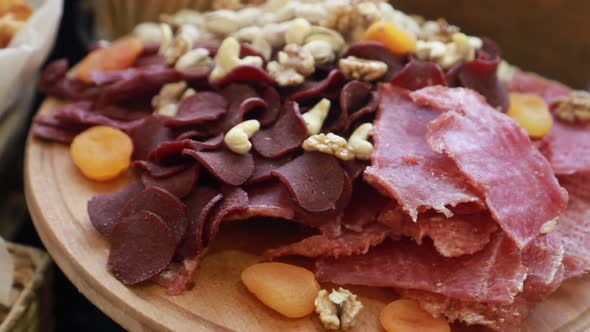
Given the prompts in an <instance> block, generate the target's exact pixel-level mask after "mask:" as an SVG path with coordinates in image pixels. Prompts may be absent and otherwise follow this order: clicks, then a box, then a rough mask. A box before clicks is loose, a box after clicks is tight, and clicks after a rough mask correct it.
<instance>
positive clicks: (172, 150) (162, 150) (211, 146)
mask: <svg viewBox="0 0 590 332" xmlns="http://www.w3.org/2000/svg"><path fill="white" fill-rule="evenodd" d="M222 146H223V134H219V135H217V136H214V137H211V138H209V139H207V140H205V141H202V142H201V141H195V140H192V139H180V138H179V139H178V140H176V141H173V142H164V143H162V144H160V145H158V147H156V148H155V149H154V150H152V152H151V153H150V154H149V156H148V159H150V160H152V161H154V162H157V163H161V164H167V163H174V162H177V161H179V160H182V159H183V156H182V151H183V150H184V149H190V150H196V151H202V150H217V149H219V148H221V147H222Z"/></svg>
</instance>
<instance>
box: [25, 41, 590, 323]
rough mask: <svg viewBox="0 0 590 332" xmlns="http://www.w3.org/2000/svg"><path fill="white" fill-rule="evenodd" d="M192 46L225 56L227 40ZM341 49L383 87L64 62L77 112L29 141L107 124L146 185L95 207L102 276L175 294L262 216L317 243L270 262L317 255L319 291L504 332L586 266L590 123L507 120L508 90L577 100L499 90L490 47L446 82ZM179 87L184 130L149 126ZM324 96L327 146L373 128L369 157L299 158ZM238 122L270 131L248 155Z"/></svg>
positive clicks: (41, 124)
mask: <svg viewBox="0 0 590 332" xmlns="http://www.w3.org/2000/svg"><path fill="white" fill-rule="evenodd" d="M195 47H205V48H208V49H209V50H210V52H211V53H212V55H214V54H215V52H216V47H217V45H215V44H211V43H209V44H206V45H195ZM156 49H157V48H156ZM253 52H255V51H253V50H251V49H249V48H248V47H247V46H243V47H242V53H243V54H242V56H246V55H251V54H254V53H253ZM348 54H349V55H355V56H359V57H362V58H369V59H371V58H373V59H379V60H380V61H382V62H385V63H387V64H388V68H389V72H388V73H387V75H386V79H384V80H383V81H382V82H376V83H371V84H369V83H366V82H360V81H355V80H349V79H347V78H345V77H344V76H343V75H342V73H341V72H340V71H339V70H338V69H337V66H336V64H333V65H328V66H325V68H319V69H318V70H317V72H316V73H315V74H314V75H313V76H312V77H310V78H308V80H306V82H305V83H304V84H302V85H301V86H299V87H295V88H283V87H279V86H277V85H276V84H275V83H274V82H273V80H272V78H270V77H269V75H268V74H267V73H266V72H265V71H264V70H262V69H261V68H259V67H254V66H247V65H246V66H240V67H237V68H235V69H234V70H233V71H232V72H230V73H229V74H227V75H226V76H225V77H224V78H222V79H221V80H218V81H210V80H209V71H181V70H176V69H174V68H170V67H169V66H167V65H166V64H165V62H164V60H163V58H162V57H161V56H159V55H158V54H157V53H155V49H154V48H153V47H152V48H150V47H146V49H145V50H144V53H143V54H142V55H141V56H140V58H139V59H138V60H137V61H136V63H135V64H134V66H133V67H132V68H129V69H126V70H122V71H117V72H109V73H95V75H94V76H93V80H94V81H95V82H94V83H93V84H88V83H83V82H81V81H78V80H76V79H75V78H71V77H69V76H68V75H66V72H67V70H68V65H67V63H65V62H64V61H60V62H56V63H53V64H51V65H49V66H48V67H47V69H46V70H45V73H44V75H43V77H42V79H41V84H42V87H43V89H44V90H45V91H46V92H47V93H49V94H50V95H53V96H57V97H61V98H66V99H68V100H70V101H71V103H70V104H68V105H66V106H65V107H64V108H62V109H60V110H58V111H57V112H56V113H54V114H52V115H38V116H37V117H36V119H35V125H34V128H33V132H34V133H35V134H36V135H37V137H40V138H44V139H49V140H54V141H60V142H65V143H67V142H70V141H71V140H72V139H73V137H74V136H75V135H76V134H77V133H79V132H81V131H83V130H84V129H86V128H89V127H91V126H93V125H108V126H112V127H116V128H119V129H121V130H123V131H125V132H127V133H128V134H129V135H130V137H131V138H132V140H133V143H134V149H135V150H134V157H133V158H134V163H133V166H134V167H133V170H134V172H135V173H136V174H137V177H136V180H135V181H133V182H132V183H130V184H129V185H128V186H127V187H125V188H123V189H121V190H120V191H118V192H115V193H110V194H101V195H97V196H95V197H94V198H93V199H92V200H90V202H89V203H88V214H89V217H90V220H91V222H92V223H93V224H94V226H95V227H96V229H97V231H99V232H100V233H101V234H103V235H104V236H105V237H106V239H108V240H109V241H110V243H111V251H110V254H109V265H108V268H109V269H110V270H111V271H112V273H113V274H114V275H115V276H116V277H117V278H119V280H121V281H122V282H123V283H125V284H127V285H135V284H138V283H143V282H146V281H155V282H157V283H159V284H161V285H163V286H165V287H167V288H168V289H169V291H170V293H171V294H178V293H180V292H182V291H183V290H185V289H187V288H189V287H190V285H191V282H192V276H193V273H194V271H195V269H196V267H197V265H198V264H197V263H198V261H199V259H200V258H201V257H202V256H203V255H205V254H206V252H207V248H208V247H209V245H210V244H211V243H212V241H214V239H215V237H216V234H217V232H218V230H219V225H220V223H222V222H223V221H225V220H243V219H248V218H255V217H270V218H281V219H286V220H289V221H292V222H295V223H298V224H301V225H303V226H304V227H306V228H309V229H311V230H313V232H312V233H311V235H310V236H308V237H305V238H303V239H302V240H301V241H298V242H295V243H286V244H285V245H284V246H281V247H278V248H269V250H268V251H266V252H265V253H264V254H263V258H265V259H277V258H279V257H283V256H289V255H298V256H305V257H310V258H312V259H314V260H315V269H316V270H315V272H316V274H317V276H318V278H319V279H320V281H324V282H332V283H336V284H340V285H367V286H376V287H389V288H394V289H395V290H396V291H397V292H399V294H400V295H401V296H403V297H406V298H412V299H416V300H417V301H419V303H420V304H421V306H422V307H423V308H425V309H426V310H427V311H429V312H431V313H433V314H435V315H444V316H446V317H448V318H449V320H451V321H455V320H457V321H463V322H466V323H467V324H480V325H485V326H487V327H490V328H492V329H496V330H502V331H509V330H515V329H517V328H518V327H519V326H520V324H521V323H522V321H523V320H524V318H525V317H526V315H527V314H528V312H529V311H530V310H531V309H532V308H533V306H534V305H535V304H537V303H539V302H540V301H542V300H543V299H544V298H546V297H547V296H548V295H549V294H551V293H552V292H553V291H555V290H556V289H557V288H558V287H559V286H560V285H561V283H562V282H563V281H564V280H567V279H569V278H573V277H576V276H579V275H581V274H583V273H585V272H586V271H587V270H588V269H590V248H589V246H590V241H589V239H590V233H589V232H590V209H589V208H590V205H589V204H590V195H589V194H588V189H590V177H588V176H587V175H586V174H587V173H586V172H588V171H590V157H589V156H590V153H589V152H590V151H589V150H590V145H589V144H590V143H588V142H590V128H589V127H588V125H572V124H566V123H562V122H559V121H557V120H556V121H555V125H554V127H553V131H552V132H551V134H550V135H548V136H547V137H545V138H544V139H543V141H540V142H532V141H531V140H530V139H529V137H528V135H527V133H526V132H525V131H524V130H523V129H522V128H521V127H520V126H519V125H518V124H517V123H516V122H515V121H513V120H512V119H511V118H509V117H508V116H506V115H505V114H504V113H503V111H505V110H506V109H507V107H508V103H509V100H508V94H507V92H508V91H518V92H527V93H532V94H537V95H539V96H541V97H543V98H545V100H546V101H547V102H548V103H549V104H551V103H552V102H553V100H554V99H555V98H557V97H560V96H567V95H568V94H570V93H571V90H570V89H569V88H567V87H565V86H563V85H561V84H558V83H556V82H552V81H548V80H545V79H543V78H541V77H538V76H536V75H533V74H528V73H525V72H518V71H517V73H516V74H515V76H514V78H513V80H512V82H510V84H509V85H508V87H506V86H504V85H503V84H502V83H500V82H499V80H498V78H497V76H496V69H497V66H498V64H499V62H500V57H499V56H498V54H497V52H495V51H491V50H488V51H487V52H486V51H485V50H482V51H479V52H478V55H477V57H476V59H475V60H472V61H469V62H462V63H459V64H457V65H456V66H454V67H453V68H451V69H450V70H448V71H447V72H443V71H442V69H441V68H440V67H438V66H437V65H436V64H434V63H428V62H423V61H418V60H416V59H412V58H411V57H410V58H406V59H399V58H397V57H396V56H395V55H393V54H392V53H391V52H389V50H387V49H386V48H385V47H384V46H383V45H381V44H379V43H375V42H361V43H356V44H352V45H351V46H350V47H349V51H348ZM177 81H185V82H187V83H188V85H189V86H191V87H192V88H194V89H195V90H196V93H195V94H194V95H192V96H190V97H188V98H186V99H185V100H183V101H182V102H181V103H180V104H179V111H178V113H177V114H176V116H175V117H167V116H162V115H155V114H152V109H151V106H150V102H151V99H152V98H153V97H154V96H155V95H156V94H157V93H158V91H159V90H160V88H161V87H162V86H163V85H164V84H167V83H174V82H177ZM322 98H327V99H329V100H330V101H331V105H332V107H331V109H330V113H329V115H328V118H327V120H326V122H325V123H324V126H323V131H324V132H326V133H327V132H332V133H336V134H339V135H341V136H344V137H348V135H350V133H351V132H352V131H353V130H354V129H356V127H358V125H359V124H361V123H365V122H372V123H373V125H374V130H373V133H372V140H373V144H374V151H373V154H372V156H371V160H370V161H358V160H357V161H342V160H339V159H337V158H336V157H334V156H331V155H328V154H323V153H319V152H306V151H303V149H302V148H301V144H302V143H303V141H304V140H305V139H306V138H307V136H308V134H307V130H306V125H305V121H304V120H303V118H302V116H301V114H302V113H305V112H306V111H307V110H309V109H310V108H311V107H312V106H313V105H315V104H316V103H317V102H318V101H319V100H321V99H322ZM245 119H257V120H259V122H260V123H261V127H262V128H261V130H260V131H259V132H258V133H256V134H255V135H254V136H253V137H252V139H251V142H252V146H253V147H252V150H251V151H250V152H249V153H247V154H236V153H233V152H232V151H230V150H229V149H228V148H226V147H225V144H224V142H223V134H224V133H226V132H227V131H228V130H229V129H230V128H232V127H233V126H234V125H236V124H238V123H240V122H242V121H243V120H245ZM568 196H569V197H568ZM244 236H247V234H245V235H244Z"/></svg>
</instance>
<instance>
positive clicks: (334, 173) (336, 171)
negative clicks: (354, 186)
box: [271, 152, 345, 212]
mask: <svg viewBox="0 0 590 332" xmlns="http://www.w3.org/2000/svg"><path fill="white" fill-rule="evenodd" d="M271 174H272V175H273V176H276V177H277V178H278V179H279V180H281V181H282V182H283V184H284V185H285V186H286V187H287V189H288V190H289V192H290V193H291V196H292V197H293V199H294V200H295V202H297V204H298V205H299V206H300V207H302V208H303V209H305V210H307V211H309V212H322V211H327V210H331V209H335V208H336V202H337V201H338V199H339V198H340V196H341V194H342V192H343V188H344V181H345V180H344V176H345V173H344V171H343V170H342V167H340V164H338V161H337V160H336V158H334V157H332V156H330V155H327V154H324V153H319V152H305V153H304V154H302V155H301V156H299V157H297V158H295V159H293V160H292V161H290V162H289V163H287V164H285V165H283V166H281V167H279V168H278V169H276V170H273V171H271Z"/></svg>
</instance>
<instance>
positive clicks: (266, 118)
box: [256, 86, 281, 127]
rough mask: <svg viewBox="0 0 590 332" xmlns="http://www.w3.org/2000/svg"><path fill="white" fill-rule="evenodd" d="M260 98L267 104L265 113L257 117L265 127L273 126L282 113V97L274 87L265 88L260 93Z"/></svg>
mask: <svg viewBox="0 0 590 332" xmlns="http://www.w3.org/2000/svg"><path fill="white" fill-rule="evenodd" d="M260 98H262V100H264V102H265V103H266V106H265V109H264V111H263V112H262V113H261V114H260V115H259V116H257V117H256V119H257V120H258V121H259V122H260V125H261V126H263V127H266V126H270V125H272V124H273V123H274V122H275V121H276V120H277V118H278V117H279V113H280V112H281V96H280V95H279V93H278V92H277V90H275V88H273V87H272V86H265V87H264V88H262V89H261V91H260Z"/></svg>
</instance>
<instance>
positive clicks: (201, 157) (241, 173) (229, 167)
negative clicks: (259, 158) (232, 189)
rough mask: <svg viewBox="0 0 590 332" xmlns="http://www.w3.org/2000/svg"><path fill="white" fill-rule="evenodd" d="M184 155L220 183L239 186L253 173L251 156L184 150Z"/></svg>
mask: <svg viewBox="0 0 590 332" xmlns="http://www.w3.org/2000/svg"><path fill="white" fill-rule="evenodd" d="M182 153H183V154H184V155H187V156H190V157H192V158H195V159H196V160H197V161H198V162H199V163H200V164H201V165H202V166H203V167H205V168H206V169H207V170H208V171H209V172H210V173H211V174H213V176H215V177H216V178H217V179H219V180H220V181H222V182H224V183H227V184H230V185H233V186H239V185H241V184H243V183H244V182H246V180H248V178H249V177H250V176H251V175H252V173H253V172H254V159H253V157H252V154H250V153H248V154H243V155H242V154H237V153H233V152H231V151H229V150H227V149H224V150H219V151H195V150H189V149H185V150H183V151H182Z"/></svg>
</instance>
